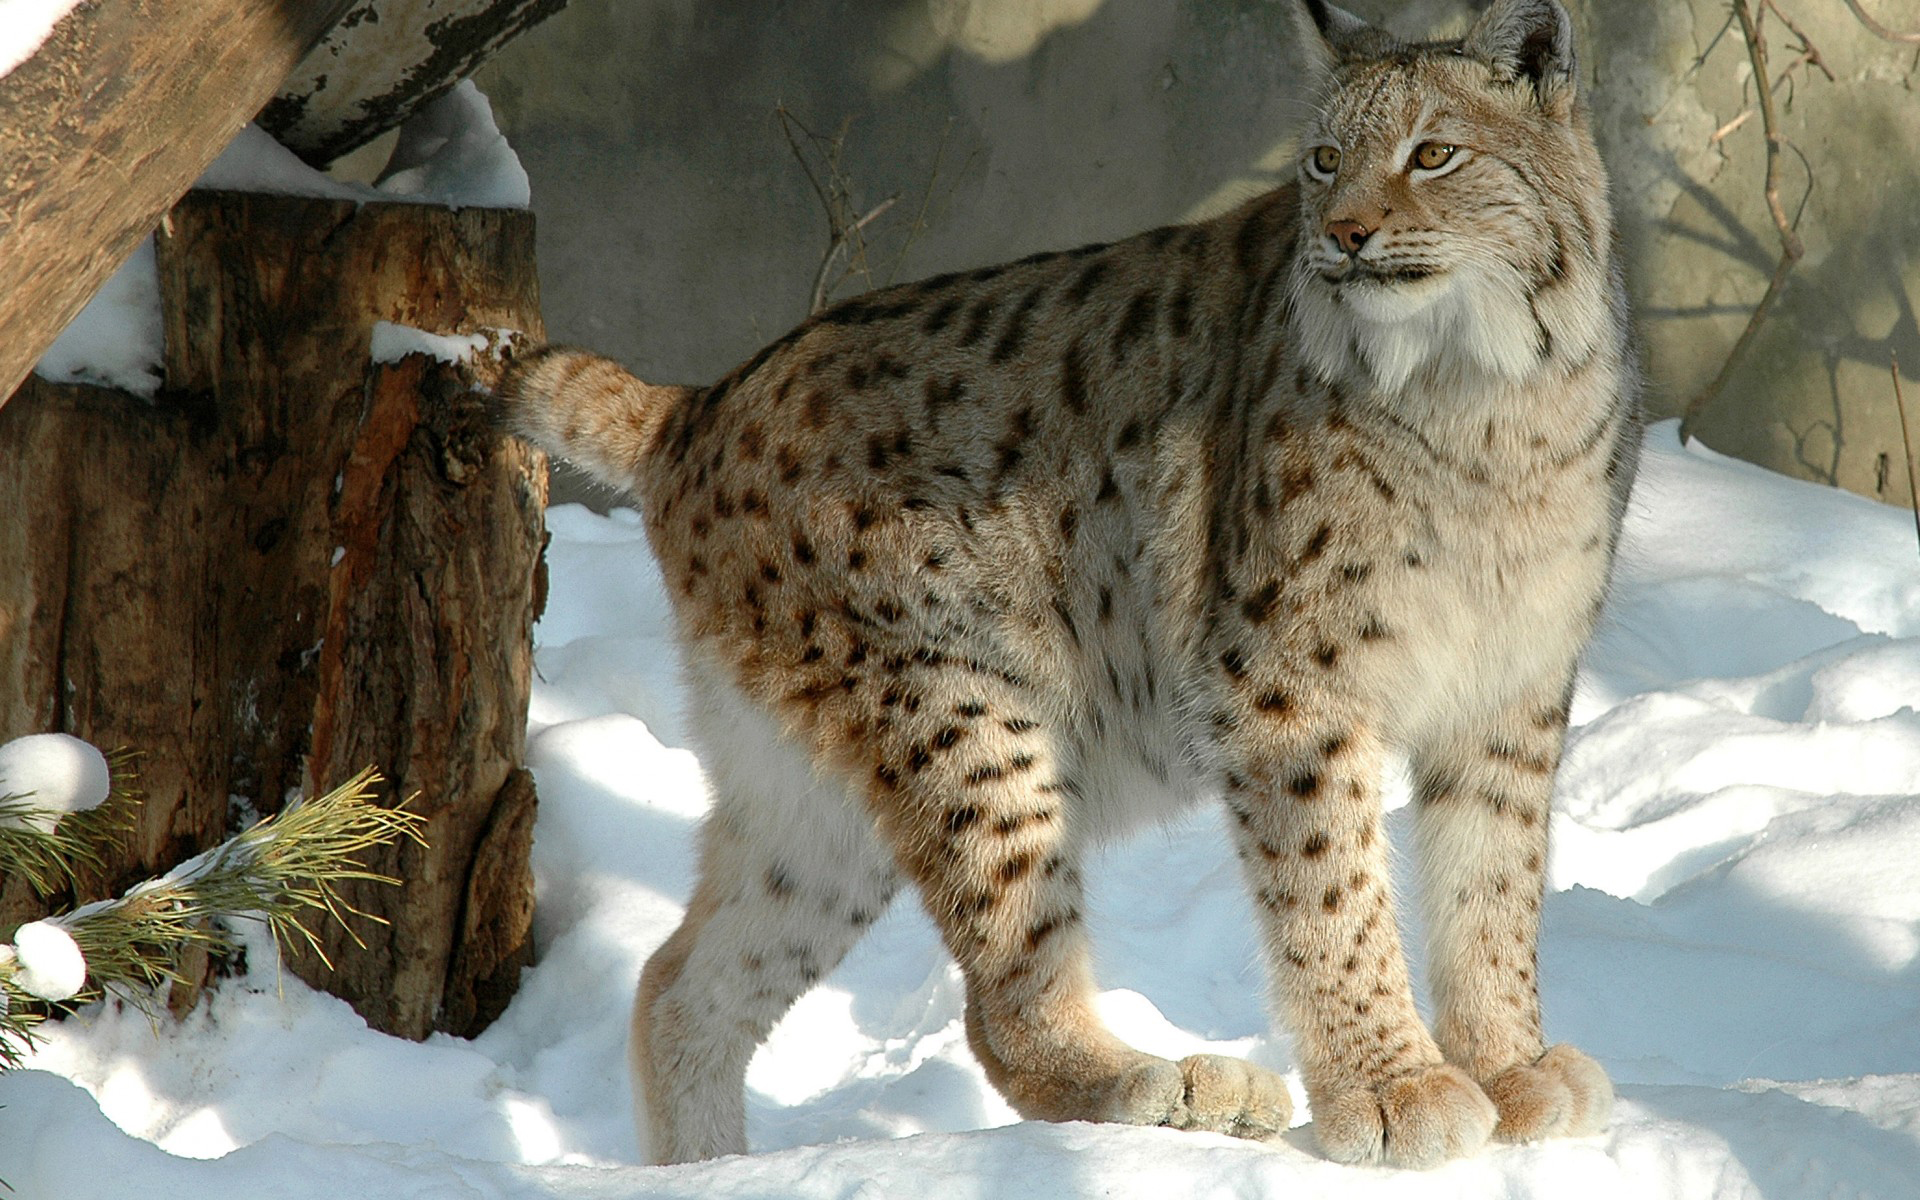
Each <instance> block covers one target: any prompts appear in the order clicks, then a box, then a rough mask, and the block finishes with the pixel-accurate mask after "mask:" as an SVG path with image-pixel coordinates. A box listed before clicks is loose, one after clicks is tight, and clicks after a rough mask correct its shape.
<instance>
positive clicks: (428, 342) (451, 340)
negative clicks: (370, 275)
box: [335, 321, 487, 562]
mask: <svg viewBox="0 0 1920 1200" xmlns="http://www.w3.org/2000/svg"><path fill="white" fill-rule="evenodd" d="M486 348H487V335H486V334H484V333H467V334H444V333H428V332H427V331H426V330H424V329H415V328H414V327H413V326H411V325H397V324H395V323H394V322H392V321H375V322H374V323H373V339H372V342H371V345H370V353H369V357H370V358H372V359H373V361H374V362H377V363H394V362H399V361H400V360H401V359H403V358H405V357H406V356H407V355H409V354H424V355H426V356H427V357H428V358H437V359H439V360H440V361H441V362H445V363H461V362H466V361H467V360H468V359H470V358H472V357H473V356H474V355H475V354H477V353H479V352H480V351H482V350H485V349H486ZM335 561H336V562H337V561H339V560H338V559H336V560H335Z"/></svg>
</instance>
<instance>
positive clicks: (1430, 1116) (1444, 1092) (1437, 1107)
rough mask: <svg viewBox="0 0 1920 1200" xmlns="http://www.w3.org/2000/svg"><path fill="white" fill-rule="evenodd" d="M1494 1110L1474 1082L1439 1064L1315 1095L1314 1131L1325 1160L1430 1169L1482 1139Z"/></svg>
mask: <svg viewBox="0 0 1920 1200" xmlns="http://www.w3.org/2000/svg"><path fill="white" fill-rule="evenodd" d="M1498 1118H1499V1114H1498V1113H1497V1112H1496V1111H1495V1110H1494V1106H1493V1102H1492V1101H1491V1100H1488V1099H1487V1095H1486V1093H1485V1092H1483V1091H1481V1090H1480V1086H1479V1085H1478V1084H1476V1083H1474V1082H1473V1080H1472V1079H1471V1078H1469V1077H1468V1076H1467V1073H1466V1072H1465V1071H1462V1070H1460V1068H1458V1067H1454V1066H1449V1065H1446V1064H1442V1065H1440V1066H1434V1067H1428V1068H1426V1069H1425V1070H1421V1071H1416V1072H1414V1073H1412V1074H1409V1075H1402V1076H1400V1077H1399V1078H1398V1079H1393V1080H1389V1081H1388V1082H1386V1083H1383V1084H1381V1085H1380V1086H1379V1087H1376V1088H1353V1089H1350V1090H1348V1091H1344V1092H1335V1093H1333V1094H1331V1095H1329V1096H1326V1097H1325V1098H1324V1099H1316V1100H1315V1102H1314V1106H1313V1128H1314V1136H1315V1137H1316V1138H1317V1139H1318V1140H1319V1142H1320V1148H1321V1150H1323V1151H1325V1153H1326V1155H1327V1157H1328V1158H1331V1159H1334V1160H1335V1161H1337V1162H1346V1163H1378V1162H1386V1163H1391V1164H1392V1165H1394V1166H1396V1167H1432V1166H1437V1165H1438V1164H1440V1163H1443V1162H1445V1161H1446V1160H1448V1159H1450V1158H1460V1157H1462V1156H1464V1155H1468V1154H1472V1153H1473V1152H1474V1151H1476V1150H1478V1149H1480V1148H1481V1147H1482V1146H1484V1145H1486V1143H1487V1138H1488V1137H1489V1136H1491V1135H1492V1133H1493V1128H1494V1122H1495V1121H1496V1120H1498Z"/></svg>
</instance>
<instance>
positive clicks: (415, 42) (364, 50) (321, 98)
mask: <svg viewBox="0 0 1920 1200" xmlns="http://www.w3.org/2000/svg"><path fill="white" fill-rule="evenodd" d="M565 6H566V0H355V2H354V4H353V5H352V7H351V8H350V9H349V11H348V12H347V14H346V15H345V16H343V17H342V18H341V19H340V21H339V23H338V24H336V25H335V26H334V27H333V28H332V29H331V30H329V31H328V32H327V34H326V36H325V37H324V38H323V39H321V42H320V44H319V45H318V46H316V47H315V48H314V50H313V52H312V53H311V54H309V55H307V57H306V58H305V59H304V60H302V61H301V63H300V64H299V65H298V66H297V67H295V68H294V69H293V72H292V74H290V75H288V76H287V79H286V82H285V83H283V84H282V85H281V86H280V90H279V92H277V93H276V94H275V95H274V98H273V99H272V100H271V101H270V102H268V104H267V106H266V107H265V108H263V109H261V110H260V116H259V121H260V125H261V127H262V128H264V129H265V130H266V131H267V132H269V133H271V134H273V136H274V137H275V138H277V139H278V140H279V141H280V143H281V145H283V146H286V147H287V148H289V149H291V150H292V151H293V152H294V153H296V154H298V155H299V156H300V157H301V158H304V159H306V160H307V161H308V162H310V163H312V164H313V165H314V166H318V167H324V166H325V165H327V164H328V163H329V162H332V161H333V160H334V159H336V158H338V157H340V156H341V155H342V154H345V153H347V152H348V151H350V150H354V149H357V148H358V147H360V146H363V145H365V144H366V143H368V142H370V141H372V140H373V139H374V138H376V137H379V136H380V135H381V134H383V133H385V132H386V131H387V130H389V129H395V128H398V127H399V125H400V123H401V122H402V121H405V120H406V119H407V117H408V116H409V115H410V114H411V113H412V112H413V111H414V110H415V109H416V108H419V107H420V106H421V105H423V104H425V103H427V102H428V101H430V100H432V99H434V98H435V97H436V96H439V95H440V94H442V93H443V92H445V91H446V90H447V89H448V88H450V87H452V86H453V85H454V84H456V83H458V82H460V81H461V80H462V79H465V78H466V77H467V76H469V75H471V74H473V73H474V71H475V70H477V69H479V67H480V65H481V64H482V63H484V62H486V61H487V60H488V59H489V58H491V57H493V55H494V53H495V52H496V51H498V50H499V49H500V47H501V46H504V45H505V44H506V43H507V42H508V41H509V40H511V39H512V38H514V37H516V36H518V35H519V34H520V33H521V31H523V30H525V29H527V28H528V27H530V26H532V25H535V24H537V23H539V22H541V21H544V20H546V19H547V18H548V17H550V16H552V15H553V14H554V13H556V12H559V11H560V9H562V8H563V7H565Z"/></svg>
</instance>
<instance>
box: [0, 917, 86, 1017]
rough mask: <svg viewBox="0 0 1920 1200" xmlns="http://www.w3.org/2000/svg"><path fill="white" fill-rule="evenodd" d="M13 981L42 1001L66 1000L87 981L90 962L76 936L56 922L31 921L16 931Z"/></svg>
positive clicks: (14, 934) (14, 935)
mask: <svg viewBox="0 0 1920 1200" xmlns="http://www.w3.org/2000/svg"><path fill="white" fill-rule="evenodd" d="M12 957H13V965H14V968H15V969H14V972H13V979H12V982H14V983H16V984H18V985H19V986H20V987H22V988H23V989H25V990H26V991H27V992H28V993H30V994H32V995H35V996H38V997H40V998H41V999H42V1000H66V999H70V998H71V997H73V996H74V995H76V994H77V993H78V992H79V991H80V989H81V987H83V986H84V985H85V984H86V982H87V959H86V956H85V955H83V954H81V953H80V947H79V946H76V945H74V942H73V937H72V935H70V934H69V933H68V932H67V931H66V930H64V929H62V928H60V926H58V925H56V924H55V923H53V922H52V921H30V922H28V923H27V924H25V925H22V926H21V927H20V928H18V929H16V930H14V931H13V956H12Z"/></svg>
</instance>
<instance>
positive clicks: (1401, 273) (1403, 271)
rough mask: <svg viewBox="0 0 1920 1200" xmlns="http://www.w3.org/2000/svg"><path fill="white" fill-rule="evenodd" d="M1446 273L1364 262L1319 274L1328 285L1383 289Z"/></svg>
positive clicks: (1428, 268)
mask: <svg viewBox="0 0 1920 1200" xmlns="http://www.w3.org/2000/svg"><path fill="white" fill-rule="evenodd" d="M1445 273H1446V272H1445V271H1443V270H1441V269H1440V268H1439V267H1422V266H1414V265H1410V264H1403V265H1399V266H1375V265H1373V264H1371V263H1364V262H1347V263H1343V264H1341V266H1339V267H1338V268H1336V269H1334V270H1330V271H1322V272H1320V274H1321V277H1322V278H1324V279H1325V280H1326V281H1327V282H1328V283H1333V284H1355V283H1372V284H1378V285H1380V286H1383V287H1404V286H1407V285H1410V284H1415V283H1421V282H1424V281H1426V280H1428V279H1432V278H1434V277H1435V276H1437V275H1443V274H1445Z"/></svg>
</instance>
